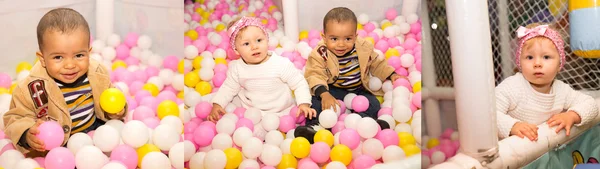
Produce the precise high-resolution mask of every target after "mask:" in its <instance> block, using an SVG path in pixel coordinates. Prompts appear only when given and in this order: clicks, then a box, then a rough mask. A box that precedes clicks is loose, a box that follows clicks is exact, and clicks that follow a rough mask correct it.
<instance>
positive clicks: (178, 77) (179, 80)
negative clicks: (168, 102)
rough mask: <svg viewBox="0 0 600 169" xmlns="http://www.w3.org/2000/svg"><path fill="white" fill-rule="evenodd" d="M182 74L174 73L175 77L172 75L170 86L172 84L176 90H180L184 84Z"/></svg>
mask: <svg viewBox="0 0 600 169" xmlns="http://www.w3.org/2000/svg"><path fill="white" fill-rule="evenodd" d="M183 82H184V81H183V74H179V73H178V74H175V77H173V82H172V83H171V86H173V88H175V89H176V90H178V91H182V90H183V87H184V86H185V85H184V83H183Z"/></svg>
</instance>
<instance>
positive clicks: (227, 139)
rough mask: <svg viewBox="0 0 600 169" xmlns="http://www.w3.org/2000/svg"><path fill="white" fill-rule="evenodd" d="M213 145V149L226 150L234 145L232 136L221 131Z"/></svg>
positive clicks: (214, 139)
mask: <svg viewBox="0 0 600 169" xmlns="http://www.w3.org/2000/svg"><path fill="white" fill-rule="evenodd" d="M211 146H212V148H213V149H220V150H225V149H227V148H231V147H233V141H232V140H231V136H229V135H227V134H225V133H219V134H217V135H216V136H215V137H214V138H213V141H212V143H211Z"/></svg>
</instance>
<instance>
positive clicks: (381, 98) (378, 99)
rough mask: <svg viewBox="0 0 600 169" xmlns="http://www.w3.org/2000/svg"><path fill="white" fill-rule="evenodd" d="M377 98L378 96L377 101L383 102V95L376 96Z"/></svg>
mask: <svg viewBox="0 0 600 169" xmlns="http://www.w3.org/2000/svg"><path fill="white" fill-rule="evenodd" d="M375 98H377V101H379V104H381V103H383V96H375Z"/></svg>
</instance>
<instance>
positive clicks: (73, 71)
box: [37, 29, 91, 83]
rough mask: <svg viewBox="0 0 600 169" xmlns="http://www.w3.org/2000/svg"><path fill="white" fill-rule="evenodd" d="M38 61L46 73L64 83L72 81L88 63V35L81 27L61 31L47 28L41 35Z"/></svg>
mask: <svg viewBox="0 0 600 169" xmlns="http://www.w3.org/2000/svg"><path fill="white" fill-rule="evenodd" d="M43 36H44V37H43V43H42V46H41V47H40V48H41V51H40V52H38V53H37V56H38V57H39V59H40V63H41V64H42V66H43V67H44V68H46V71H47V72H48V74H49V75H50V76H51V77H53V78H55V79H57V80H60V81H62V82H64V83H73V82H75V80H77V79H78V78H79V77H81V76H83V75H84V74H86V73H87V71H88V66H89V65H90V60H89V59H90V57H89V54H90V51H91V48H90V46H89V35H88V34H87V33H86V32H85V31H83V29H76V30H74V31H71V32H68V33H63V32H60V31H55V30H53V29H49V30H47V31H46V32H45V34H44V35H43Z"/></svg>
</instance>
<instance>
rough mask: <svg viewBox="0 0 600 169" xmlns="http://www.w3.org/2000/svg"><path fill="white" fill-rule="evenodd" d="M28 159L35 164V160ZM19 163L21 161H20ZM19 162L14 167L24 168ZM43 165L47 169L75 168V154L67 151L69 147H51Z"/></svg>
mask: <svg viewBox="0 0 600 169" xmlns="http://www.w3.org/2000/svg"><path fill="white" fill-rule="evenodd" d="M29 160H31V161H30V162H32V163H34V164H35V165H37V162H35V161H34V160H33V159H29ZM19 163H21V161H20V162H19ZM19 163H17V165H16V166H15V168H25V167H23V166H19V165H23V164H19ZM5 166H6V165H5ZM38 167H39V165H38ZM44 167H45V168H47V169H61V168H75V155H74V153H72V152H71V151H69V149H67V148H64V147H58V148H55V149H52V150H50V152H48V154H47V155H46V159H45V163H44Z"/></svg>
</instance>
